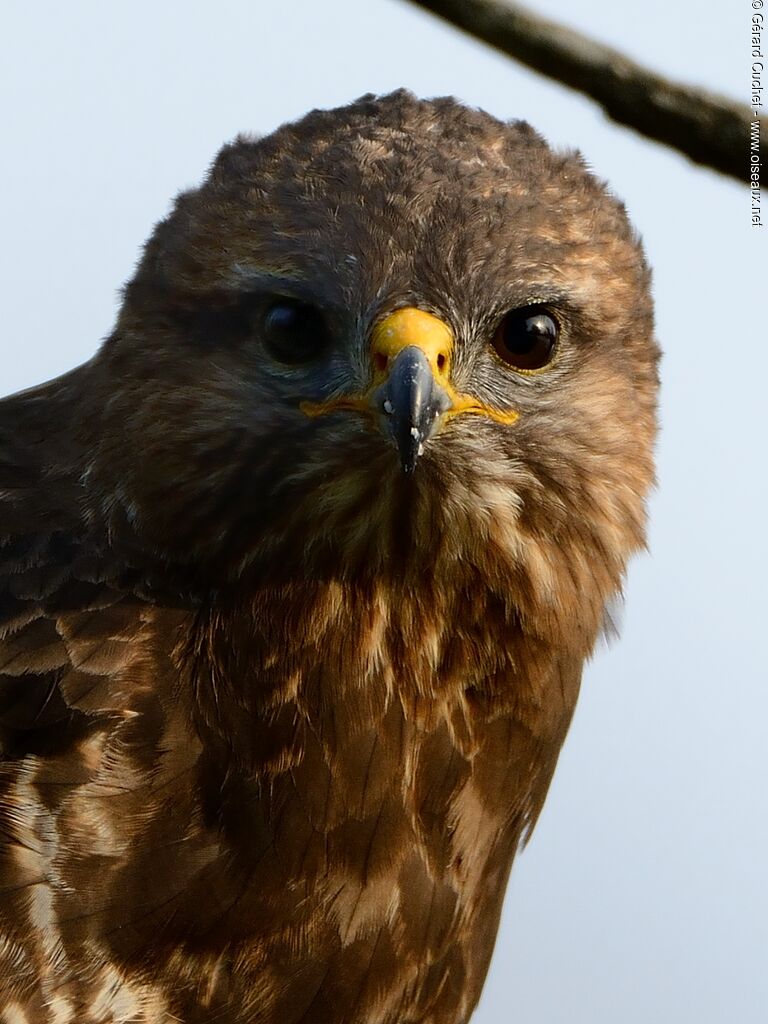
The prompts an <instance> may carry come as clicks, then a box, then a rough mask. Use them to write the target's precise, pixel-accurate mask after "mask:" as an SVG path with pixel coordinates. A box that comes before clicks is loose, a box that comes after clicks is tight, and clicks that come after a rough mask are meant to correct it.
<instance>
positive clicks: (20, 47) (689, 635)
mask: <svg viewBox="0 0 768 1024" xmlns="http://www.w3.org/2000/svg"><path fill="white" fill-rule="evenodd" d="M531 6H532V8H533V9H535V10H538V11H540V12H542V13H546V14H550V15H551V16H553V17H560V16H562V14H563V12H564V11H565V12H567V14H566V15H565V16H566V17H567V21H568V22H569V23H570V24H572V25H573V26H575V27H578V28H580V29H582V30H583V31H586V32H589V33H590V34H592V35H593V36H595V37H597V38H600V39H602V40H604V41H606V42H608V43H611V44H613V45H614V46H617V47H619V48H621V49H623V50H625V51H626V52H627V53H628V54H630V55H631V56H633V57H635V58H636V59H639V60H642V61H644V62H646V63H648V64H650V65H652V66H653V67H655V68H657V69H659V70H661V71H662V72H665V73H667V74H669V75H673V76H676V77H678V78H680V79H683V80H689V81H691V82H699V83H706V84H707V85H708V86H709V87H710V88H712V89H719V90H721V91H725V92H727V93H729V94H731V95H732V96H734V97H735V98H739V99H743V100H744V101H746V100H748V98H749V92H748V86H749V68H750V57H749V23H750V16H751V13H752V9H751V4H750V2H749V0H732V2H729V3H727V4H726V3H724V2H720V3H715V2H714V0H704V2H700V3H698V4H696V5H691V4H689V3H684V2H683V0H648V2H645V3H644V4H643V5H642V7H641V6H640V5H629V4H619V3H617V2H616V0H574V2H573V3H571V4H570V5H567V6H566V5H563V4H562V3H558V2H557V0H539V2H536V3H533V4H532V5H531ZM0 40H1V41H0V96H1V97H2V138H3V143H4V153H3V160H2V163H1V164H0V211H1V212H0V237H1V238H2V248H1V250H0V260H1V261H2V273H1V277H0V281H1V282H2V283H1V285H0V304H1V311H0V316H1V317H2V324H3V330H2V335H0V353H1V356H2V358H0V394H4V393H9V392H12V391H15V390H17V389H19V388H21V387H26V386H28V385H31V384H34V383H37V382H38V381H41V380H44V379H48V378H50V377H53V376H55V375H57V374H58V373H61V372H63V371H64V370H66V369H68V368H70V367H72V366H74V365H75V364H77V363H79V362H82V361H83V360H85V359H87V358H88V357H90V355H91V354H92V353H93V352H94V351H95V349H96V347H97V345H98V343H99V339H100V338H102V337H104V336H105V335H106V334H108V333H109V331H110V327H111V324H112V322H113V318H114V315H115V310H116V303H117V289H118V287H119V286H120V285H121V284H122V283H123V282H124V281H125V280H126V279H127V278H128V277H129V276H130V274H131V272H132V268H133V266H134V264H135V261H136V258H137V256H138V253H139V249H140V246H141V244H142V242H143V241H144V239H145V238H146V236H147V235H148V234H149V232H150V230H151V228H152V225H153V223H154V222H155V221H156V220H157V219H158V218H159V217H161V216H162V215H163V214H164V213H165V212H166V211H167V209H168V205H169V201H170V199H171V197H172V196H173V195H174V194H175V193H176V192H177V191H178V190H180V189H182V188H186V187H188V186H190V185H192V184H194V183H196V182H198V181H199V180H200V178H201V176H202V175H203V174H204V172H205V170H206V167H207V165H208V163H209V161H210V160H211V158H212V157H213V155H214V153H215V152H216V150H217V149H218V148H219V146H220V145H221V144H222V142H224V141H225V140H227V139H230V138H231V137H232V136H233V135H235V134H236V133H237V132H238V131H243V130H247V131H255V132H259V133H266V132H268V131H270V130H271V129H272V128H274V127H275V126H277V125H278V124H279V123H280V122H282V121H284V120H287V119H293V118H295V117H297V116H299V115H301V114H302V113H304V112H305V111H306V110H307V109H309V108H311V107H314V106H323V107H325V106H335V105H339V104H342V103H345V102H347V101H349V100H351V99H353V98H354V97H356V96H358V95H360V94H361V93H364V92H368V91H375V92H385V91H389V90H391V89H393V88H396V87H398V86H401V85H405V86H408V87H409V88H411V89H413V90H414V91H415V92H417V93H419V94H421V95H424V96H433V95H438V94H444V93H452V94H454V95H456V96H458V97H460V98H461V99H463V100H465V101H467V102H468V103H472V104H477V105H479V106H482V107H484V108H485V109H487V110H489V111H490V112H492V113H493V114H495V115H497V116H499V117H502V118H515V117H523V118H526V119H527V120H529V121H530V122H531V123H532V124H533V125H534V126H535V127H536V128H537V129H539V130H540V131H541V132H542V133H543V134H544V135H545V136H546V137H547V138H548V139H549V141H550V142H551V143H552V144H555V145H558V146H574V145H575V146H578V147H579V148H580V149H581V150H582V151H583V153H584V154H585V155H586V157H587V159H588V161H589V162H590V164H591V165H592V166H593V167H594V168H595V170H596V171H597V172H598V173H599V174H600V175H601V176H603V177H605V178H607V179H608V180H609V181H610V182H611V185H612V187H613V188H614V190H615V191H616V192H617V193H618V194H619V195H620V196H622V197H623V198H624V200H625V201H626V203H627V206H628V209H629V212H630V216H631V217H632V219H633V221H634V222H635V224H636V225H637V226H638V227H639V229H640V231H641V232H642V234H643V237H644V239H645V243H646V246H647V250H648V254H649V257H650V261H651V264H652V265H653V267H654V273H655V296H656V302H657V316H658V335H659V338H660V341H661V344H662V346H663V349H664V352H665V358H664V363H663V410H662V419H663V432H662V436H661V440H660V445H659V478H660V483H659V489H658V492H657V494H656V495H655V497H654V499H653V502H652V520H653V522H652V529H651V537H650V548H651V552H650V555H646V556H644V557H642V558H640V559H638V560H637V561H636V562H635V563H634V564H633V565H632V568H631V572H630V578H629V583H628V587H627V607H626V612H625V618H624V625H623V635H622V637H621V639H620V640H619V641H618V642H616V643H614V644H613V646H612V647H611V649H610V650H601V651H600V652H599V654H598V655H597V657H596V658H595V660H594V661H593V663H592V664H591V665H590V666H589V668H588V669H587V671H586V674H585V679H584V686H583V691H582V697H581V701H580V705H579V709H578V711H577V714H576V719H575V722H574V725H573V728H572V730H571V733H570V736H569V738H568V741H567V744H566V747H565V750H564V753H563V755H562V758H561V760H560V766H559V768H558V772H557V775H556V779H555V783H554V785H553V788H552V791H551V793H550V796H549V800H548V802H547V806H546V808H545V811H544V814H543V816H542V818H541V821H540V823H539V825H538V828H537V831H536V834H535V836H534V838H533V840H532V842H531V844H530V846H529V847H528V849H527V851H526V852H525V853H524V854H523V856H522V857H521V858H520V860H519V861H518V863H517V866H516V869H515V871H514V872H513V879H512V883H511V886H510V890H509V893H508V897H507V902H506V906H505V914H504V921H503V925H502V929H501V932H500V936H499V941H498V945H497V949H496V954H495V958H494V962H493V967H492V970H491V975H490V977H489V981H488V984H487V986H486V990H485V994H484V996H483V1000H482V1002H481V1004H480V1009H479V1010H478V1012H477V1014H476V1016H475V1018H474V1019H473V1024H508V1022H509V1024H565V1022H568V1024H650V1022H653V1024H667V1022H675V1024H677V1022H680V1021H682V1022H688V1021H690V1022H696V1024H734V1022H735V1024H763V1022H765V1021H766V1020H768V895H767V890H766V884H765V871H766V864H767V863H768V813H767V812H768V796H767V795H766V790H768V771H767V770H766V769H767V768H768V757H767V756H766V741H765V737H766V731H767V730H768V695H767V694H766V682H767V681H768V680H767V676H768V673H767V672H766V666H765V654H764V651H765V631H766V602H765V587H764V580H765V578H766V572H767V570H768V565H767V564H766V562H767V559H766V539H765V538H766V528H765V515H766V497H768V495H767V494H766V457H765V422H764V418H765V407H766V387H768V359H767V358H766V350H767V348H768V345H767V344H766V342H767V340H768V331H767V330H766V320H767V318H766V313H765V308H766V288H767V284H768V282H767V274H766V271H767V270H768V267H767V266H766V263H767V261H766V252H767V248H766V233H767V232H768V228H763V229H757V228H754V229H753V228H751V227H750V220H749V198H748V196H749V194H748V191H747V189H746V188H744V187H742V186H740V185H738V184H737V183H735V182H732V181H730V180H726V179H725V178H721V177H720V176H718V175H715V174H714V173H710V172H707V171H705V170H702V169H700V168H697V167H694V166H693V165H691V164H689V163H688V162H687V161H686V160H685V159H684V158H683V157H681V156H678V155H676V154H674V153H672V152H671V151H669V150H667V149H664V148H662V147H660V146H657V145H655V144H653V143H651V142H648V141H646V140H643V139H641V138H639V137H638V136H636V135H634V134H632V133H631V132H630V131H628V130H625V129H623V128H620V127H618V126H615V125H613V124H612V123H610V122H609V121H607V120H606V119H605V118H604V117H603V116H602V115H601V114H600V112H599V111H598V109H597V108H596V107H595V106H594V105H593V104H592V103H591V102H589V101H588V100H586V99H583V98H581V97H579V96H577V95H576V94H574V93H571V92H569V91H568V90H566V89H564V88H561V87H560V86H558V85H555V84H554V83H551V82H549V81H547V80H545V79H544V78H541V77H539V76H537V75H534V74H532V73H531V72H528V71H526V70H524V69H523V68H522V67H520V66H518V65H516V64H514V63H513V62H511V61H509V60H507V59H505V58H503V57H501V56H499V55H497V54H495V53H493V52H492V51H490V50H488V49H486V48H485V47H483V46H482V45H480V44H478V43H475V42H474V41H472V40H470V39H468V38H467V37H465V36H462V35H460V34H459V33H458V32H456V31H454V30H453V29H450V28H448V27H447V26H445V25H444V24H443V23H441V22H438V21H436V20H434V19H433V18H431V17H429V16H428V15H426V14H424V13H422V12H421V11H418V10H416V9H414V8H412V7H410V6H409V5H408V4H407V3H405V2H399V0H368V2H366V0H326V2H324V3H320V2H310V0H282V2H280V3H274V4H272V3H269V4H267V3H259V2H253V0H251V2H246V0H217V2H216V3H213V2H209V3H201V2H191V0H184V2H182V0H165V2H158V0H153V2H149V0H130V2H126V0H117V2H115V0H112V2H109V3H104V2H93V0H68V2H67V3H64V4H54V3H53V2H48V3H40V2H32V0H4V2H3V4H2V9H1V10H0ZM745 153H746V145H745ZM746 166H747V160H746V155H745V177H746ZM766 184H768V177H767V178H766ZM764 201H766V202H768V191H765V192H764ZM761 522H762V523H763V526H760V523H761Z"/></svg>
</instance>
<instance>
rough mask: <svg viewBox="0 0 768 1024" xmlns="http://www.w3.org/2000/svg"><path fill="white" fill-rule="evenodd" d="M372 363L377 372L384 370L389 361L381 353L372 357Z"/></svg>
mask: <svg viewBox="0 0 768 1024" xmlns="http://www.w3.org/2000/svg"><path fill="white" fill-rule="evenodd" d="M373 361H374V363H375V365H376V369H377V370H386V368H387V363H389V359H388V358H387V356H385V355H384V353H383V352H377V353H376V354H375V355H374V357H373Z"/></svg>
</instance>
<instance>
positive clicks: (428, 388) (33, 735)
mask: <svg viewBox="0 0 768 1024" xmlns="http://www.w3.org/2000/svg"><path fill="white" fill-rule="evenodd" d="M656 392H657V347H656V343H655V341H654V338H653V325H652V305H651V299H650V295H649V270H648V266H647V264H646V261H645V259H644V256H643V254H642V250H641V246H640V242H639V240H638V237H637V235H636V234H635V232H634V231H633V229H632V228H631V226H630V224H629V222H628V219H627V216H626V213H625V210H624V208H623V206H622V204H621V203H620V202H619V201H618V200H617V199H616V198H614V197H613V196H612V195H611V194H610V192H609V191H608V190H607V188H606V187H605V185H604V184H603V183H601V182H600V181H598V180H597V179H596V178H595V177H594V176H593V175H592V174H591V173H590V172H589V171H588V170H587V168H586V167H585V164H584V161H583V159H582V158H581V157H580V156H579V155H578V154H577V153H574V152H568V153H556V152H553V151H552V150H550V148H549V147H548V146H547V145H546V143H545V142H544V141H543V139H542V138H541V137H540V136H539V135H538V134H536V132H535V131H534V130H533V129H531V128H530V127H529V126H528V125H527V124H525V123H524V122H519V121H517V122H511V123H503V122H501V121H499V120H496V119H495V118H493V117H491V116H489V115H488V114H486V113H484V112H481V111H478V110H473V109H468V108H466V107H465V106H463V105H461V104H460V103H459V102H457V101H456V100H454V99H451V98H442V99H437V100H431V101H421V100H418V99H416V98H415V97H414V96H412V95H411V94H410V93H407V92H404V91H399V92H396V93H393V94H391V95H388V96H383V97H375V96H364V97H362V98H361V99H359V100H358V101H356V102H354V103H352V104H351V105H349V106H346V107H342V108H339V109H336V110H330V111H313V112H312V113H310V114H308V115H306V116H305V117H304V118H303V119H301V120H299V121H297V122H296V123H293V124H289V125H287V126H283V127H281V128H280V129H279V130H277V131H276V132H275V133H274V134H272V135H270V136H268V137H266V138H263V139H261V140H258V139H253V138H249V137H242V138H239V139H238V140H236V141H235V142H234V143H232V144H230V145H227V146H225V148H224V149H223V150H222V152H221V153H220V154H219V156H218V158H217V159H216V161H215V162H214V164H213V166H212V168H211V170H210V173H209V174H208V176H207V178H206V180H205V181H204V183H203V184H202V186H201V187H200V188H198V189H195V190H193V191H190V192H187V193H184V194H182V195H181V196H180V197H179V198H178V200H177V202H176V204H175V206H174V208H173V210H172V212H171V214H170V216H168V218H167V219H166V220H164V221H163V222H162V223H160V224H159V225H158V226H157V228H156V230H155V232H154V234H153V235H152V237H151V238H150V240H149V242H148V243H147V246H146V249H145V251H144V254H143V258H142V260H141V262H140V265H139V267H138V270H137V272H136V274H135V276H134V278H133V279H132V280H131V281H130V283H129V284H128V285H127V287H126V290H125V294H124V301H123V303H122V308H121V310H120V313H119V315H118V318H117V322H116V325H115V327H114V330H113V332H112V334H111V335H110V336H109V338H108V339H107V340H106V342H105V343H104V345H103V346H102V348H101V349H100V351H99V352H98V353H97V355H96V356H95V357H94V358H93V359H92V360H91V361H90V362H88V363H86V364H85V365H83V366H80V367H79V368H77V369H75V370H73V371H71V372H70V373H67V374H65V375H64V376H62V377H59V378H58V379H56V380H53V381H50V382H49V383H47V384H43V385H42V386H40V387H36V388H33V389H31V390H28V391H25V392H22V393H20V394H17V395H15V396H11V397H9V398H6V399H4V400H3V401H2V402H0V744H1V747H0V749H1V750H2V760H1V761H0V1018H1V1019H2V1021H3V1022H4V1024H25V1022H26V1024H129V1022H130V1024H141V1022H144V1024H164V1022H183V1024H213V1022H218V1024H300V1022H301V1024H310V1022H311V1024H461V1022H466V1021H468V1020H469V1018H470V1016H471V1014H472V1010H473V1008H474V1006H475V1004H476V1002H477V999H478V997H479V994H480V990H481V987H482V984H483V979H484V976H485V973H486V970H487V967H488V961H489V958H490V956H491V951H492V947H493V943H494V938H495V934H496V929H497V925H498V920H499V911H500V906H501V901H502V897H503V893H504V888H505V884H506V880H507V876H508V873H509V870H510V866H511V862H512V859H513V857H514V855H515V853H516V851H517V850H518V848H519V847H520V845H521V843H523V842H524V841H525V839H526V837H527V836H528V835H529V833H530V831H531V829H532V828H533V826H534V823H535V821H536V818H537V815H538V814H539V811H540V809H541V806H542V802H543V800H544V797H545V793H546V791H547V787H548V785H549V782H550V778H551V776H552V772H553V770H554V767H555V763H556V761H557V757H558V752H559V750H560V747H561V744H562V742H563V739H564V737H565V734H566V731H567V729H568V724H569V720H570V718H571V714H572V711H573V708H574V702H575V701H576V696H577V691H578V688H579V680H580V676H581V672H582V666H583V664H584V661H585V659H586V658H588V657H589V655H590V652H591V651H592V649H593V645H594V644H595V642H596V638H597V637H598V635H599V633H600V630H601V623H602V622H603V619H604V613H605V608H606V604H607V603H608V602H610V601H611V599H612V598H614V597H615V595H616V594H617V592H618V591H619V589H620V587H621V581H622V577H623V574H624V571H625V567H626V563H627V559H628V557H629V556H630V555H631V554H632V553H633V552H635V551H636V550H637V549H638V548H640V547H641V546H642V545H643V543H644V529H645V510H644V503H645V496H646V494H647V491H648V489H649V486H650V485H651V483H652V477H653V465H652V447H653V439H654V430H655V404H656Z"/></svg>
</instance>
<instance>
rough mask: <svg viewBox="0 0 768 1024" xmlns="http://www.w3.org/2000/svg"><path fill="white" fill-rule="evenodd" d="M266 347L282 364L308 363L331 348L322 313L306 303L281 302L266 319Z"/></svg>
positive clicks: (264, 327) (269, 311)
mask: <svg viewBox="0 0 768 1024" xmlns="http://www.w3.org/2000/svg"><path fill="white" fill-rule="evenodd" d="M262 332H263V339H264V345H265V346H266V348H267V350H268V351H269V353H270V355H272V356H274V358H275V359H278V360H279V361H280V362H281V363H289V364H295V363H307V362H309V361H310V360H312V359H315V358H316V357H317V356H319V355H321V354H322V353H323V352H324V351H325V349H326V348H327V347H328V343H329V332H328V326H327V324H326V322H325V318H324V317H323V314H322V313H321V312H320V310H319V309H316V308H315V306H310V305H309V304H308V303H305V302H294V301H293V300H291V299H280V300H278V301H277V302H275V303H273V304H272V305H271V306H270V307H269V308H268V309H267V311H266V313H265V315H264V321H263V324H262Z"/></svg>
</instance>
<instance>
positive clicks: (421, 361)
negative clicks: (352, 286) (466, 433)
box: [379, 345, 450, 475]
mask: <svg viewBox="0 0 768 1024" xmlns="http://www.w3.org/2000/svg"><path fill="white" fill-rule="evenodd" d="M379 397H380V400H381V403H382V404H381V407H382V409H383V411H384V413H385V414H386V416H387V418H388V422H389V426H390V430H391V432H392V437H393V438H394V441H395V443H396V444H397V448H398V451H399V452H400V464H401V466H402V468H403V472H404V473H407V474H409V475H410V474H412V473H413V472H414V470H415V468H416V463H417V462H418V459H419V456H420V455H421V453H422V451H423V450H424V442H425V441H427V440H428V439H429V437H430V436H431V434H432V432H433V429H434V425H435V422H436V420H437V418H438V417H439V415H440V414H441V413H442V412H444V411H445V410H446V409H447V408H448V407H449V405H450V401H449V399H448V395H447V394H446V392H445V390H444V389H443V388H442V387H441V385H440V384H439V383H438V381H436V380H435V377H434V375H433V373H432V368H431V366H430V365H429V361H428V360H427V357H426V356H425V354H424V353H423V352H422V350H421V349H420V348H417V347H416V346H415V345H413V346H408V347H407V348H404V349H403V350H402V351H401V352H399V353H398V354H397V356H396V357H395V359H394V362H393V364H392V368H391V370H390V374H389V378H388V379H387V380H386V382H385V383H384V385H383V386H382V389H381V392H380V396H379Z"/></svg>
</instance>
